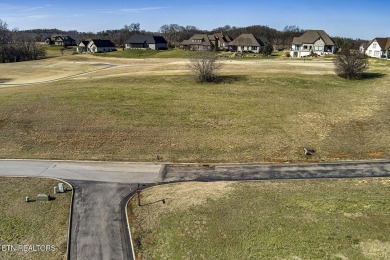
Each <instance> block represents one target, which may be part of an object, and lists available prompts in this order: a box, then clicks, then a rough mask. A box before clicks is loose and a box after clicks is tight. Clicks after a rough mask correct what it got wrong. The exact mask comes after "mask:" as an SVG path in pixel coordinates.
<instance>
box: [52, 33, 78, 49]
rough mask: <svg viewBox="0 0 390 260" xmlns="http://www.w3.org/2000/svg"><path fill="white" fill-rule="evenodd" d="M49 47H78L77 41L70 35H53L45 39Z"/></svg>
mask: <svg viewBox="0 0 390 260" xmlns="http://www.w3.org/2000/svg"><path fill="white" fill-rule="evenodd" d="M45 43H46V44H47V45H52V46H64V47H66V46H76V45H77V44H76V40H75V39H73V38H72V37H70V36H69V35H53V36H51V37H47V38H46V39H45Z"/></svg>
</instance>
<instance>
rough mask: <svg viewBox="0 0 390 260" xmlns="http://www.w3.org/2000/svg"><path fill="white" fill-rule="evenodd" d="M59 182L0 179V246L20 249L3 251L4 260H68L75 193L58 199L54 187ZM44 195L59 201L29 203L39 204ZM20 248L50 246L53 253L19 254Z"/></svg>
mask: <svg viewBox="0 0 390 260" xmlns="http://www.w3.org/2000/svg"><path fill="white" fill-rule="evenodd" d="M58 182H59V181H58V180H52V179H42V178H6V177H1V178H0V187H1V189H0V196H1V200H0V216H1V221H0V245H12V246H14V248H15V249H16V250H15V251H13V250H9V249H8V250H7V249H6V250H5V251H1V252H0V259H65V258H66V255H67V251H66V249H67V240H68V227H69V207H70V202H71V192H67V193H64V194H56V195H54V194H53V187H54V186H55V185H57V184H58ZM66 186H67V185H66ZM68 188H70V187H68ZM40 193H44V194H50V195H51V196H54V197H55V199H54V200H52V201H49V202H29V203H26V202H25V197H27V196H28V197H29V198H30V200H35V198H36V196H37V195H38V194H40ZM19 245H27V246H30V245H49V246H50V250H43V251H40V252H39V251H35V252H34V251H32V250H30V251H23V250H18V248H19ZM36 248H37V247H36ZM36 250H37V249H36Z"/></svg>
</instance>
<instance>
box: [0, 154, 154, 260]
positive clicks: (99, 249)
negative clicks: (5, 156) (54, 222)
mask: <svg viewBox="0 0 390 260" xmlns="http://www.w3.org/2000/svg"><path fill="white" fill-rule="evenodd" d="M160 167H161V166H160V165H159V164H153V163H106V162H65V161H35V160H0V176H28V177H53V178H59V179H63V180H66V181H68V182H69V183H71V184H72V186H73V188H74V200H73V207H72V209H73V210H72V223H71V236H70V238H71V240H70V241H71V243H70V259H118V260H121V259H123V260H127V259H132V250H131V245H130V238H129V233H128V230H127V222H126V213H125V210H126V207H125V206H126V203H127V200H128V198H129V195H130V194H131V193H132V192H134V191H135V190H136V188H137V184H138V183H154V182H155V180H156V178H157V176H158V173H159V170H160Z"/></svg>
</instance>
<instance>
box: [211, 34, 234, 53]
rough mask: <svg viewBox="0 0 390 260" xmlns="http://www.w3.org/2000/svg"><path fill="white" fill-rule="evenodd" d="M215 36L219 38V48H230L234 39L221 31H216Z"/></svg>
mask: <svg viewBox="0 0 390 260" xmlns="http://www.w3.org/2000/svg"><path fill="white" fill-rule="evenodd" d="M214 36H215V38H217V40H218V49H228V48H229V43H230V42H231V41H232V40H233V39H232V38H231V37H230V36H229V35H226V34H223V33H222V32H220V33H214Z"/></svg>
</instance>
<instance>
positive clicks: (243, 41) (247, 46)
mask: <svg viewBox="0 0 390 260" xmlns="http://www.w3.org/2000/svg"><path fill="white" fill-rule="evenodd" d="M264 46H265V44H264V42H263V41H262V40H261V39H259V38H256V37H255V36H254V35H253V34H249V33H244V34H241V35H240V36H238V37H237V38H236V39H234V40H233V41H231V42H230V43H229V50H230V51H234V52H253V53H260V52H261V50H262V49H263V48H264Z"/></svg>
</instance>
